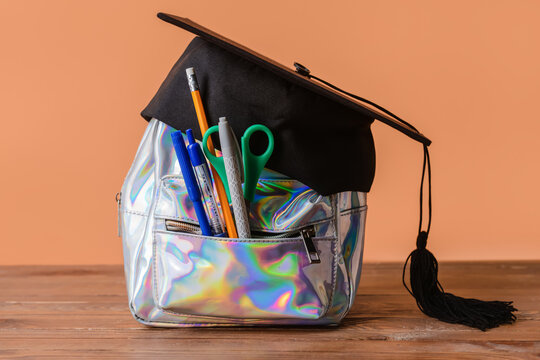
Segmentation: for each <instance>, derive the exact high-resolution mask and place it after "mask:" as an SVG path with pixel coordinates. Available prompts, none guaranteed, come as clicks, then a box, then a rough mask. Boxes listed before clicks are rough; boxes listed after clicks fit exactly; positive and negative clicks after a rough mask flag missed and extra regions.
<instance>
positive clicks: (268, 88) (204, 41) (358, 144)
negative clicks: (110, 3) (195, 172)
mask: <svg viewBox="0 0 540 360" xmlns="http://www.w3.org/2000/svg"><path fill="white" fill-rule="evenodd" d="M158 17H159V18H160V19H162V20H164V21H166V22H168V23H171V24H173V25H176V26H178V27H181V28H183V29H185V30H187V31H190V32H192V33H194V34H195V35H197V36H198V37H196V38H195V39H194V40H193V41H192V42H191V43H190V44H189V46H188V47H187V49H186V50H185V51H184V53H183V54H182V56H181V57H180V59H179V60H178V61H177V62H176V64H175V65H174V67H173V69H172V70H171V72H170V73H169V75H168V76H167V78H166V79H165V81H164V82H163V84H162V85H161V87H160V88H159V90H158V92H157V93H156V95H155V96H154V98H153V99H152V100H151V102H150V103H149V104H148V106H147V107H146V108H145V109H144V110H143V111H142V116H143V117H144V118H145V119H147V120H150V119H151V118H156V119H158V120H160V121H162V122H164V123H166V124H168V125H170V126H172V127H173V128H175V129H177V130H183V131H185V130H186V129H188V128H191V129H193V131H194V132H195V134H196V136H197V137H198V138H199V139H200V138H201V133H200V131H199V126H198V123H197V117H196V114H195V110H194V108H193V103H192V98H191V95H190V90H189V87H188V84H187V78H186V69H187V68H190V67H194V68H195V71H196V73H197V77H198V80H199V85H200V91H201V95H202V99H203V103H204V107H205V110H206V114H207V118H208V122H209V125H210V126H212V125H216V124H217V122H218V118H219V117H220V116H227V118H228V119H229V122H230V124H231V126H232V127H233V130H234V132H235V133H236V135H237V137H240V135H241V134H243V133H244V131H245V130H246V129H247V128H248V127H249V126H251V125H253V124H264V125H266V126H267V127H268V128H270V130H271V131H272V133H273V134H274V138H275V147H274V152H273V154H272V157H271V158H270V161H269V162H268V164H267V167H268V168H270V169H273V170H276V171H278V172H281V173H283V174H285V175H287V176H289V177H291V178H294V179H297V180H299V181H301V182H303V183H304V184H306V185H308V186H310V187H311V188H313V189H314V190H316V191H317V192H319V193H320V194H322V195H329V194H334V193H338V192H341V191H347V190H350V191H353V190H356V191H364V192H367V191H369V190H370V187H371V184H372V182H373V177H374V174H375V149H374V144H373V137H372V134H371V129H370V127H371V124H372V122H373V121H374V120H378V121H381V122H383V123H385V124H387V125H389V126H391V127H393V128H395V129H397V130H398V131H400V132H402V133H403V134H405V135H407V136H409V137H410V138H412V139H414V140H416V141H418V142H420V143H422V144H423V148H424V166H423V173H422V182H421V186H420V203H421V204H422V202H423V201H422V200H423V198H422V194H423V187H424V178H425V175H427V180H428V181H427V184H428V195H429V196H428V204H429V218H428V219H429V220H428V224H427V227H426V230H422V205H421V206H420V226H419V232H418V237H417V241H416V249H415V250H414V251H413V252H412V253H411V254H410V255H409V257H408V258H407V262H408V261H409V259H410V261H411V264H410V285H411V288H410V289H409V288H408V287H407V285H406V284H405V271H404V272H403V276H404V278H403V283H404V285H405V287H407V290H408V291H409V292H410V293H411V295H413V296H414V297H415V299H416V302H417V304H418V307H419V308H420V310H422V311H423V312H424V313H425V314H427V315H429V316H432V317H435V318H438V319H439V320H442V321H446V322H450V323H460V324H465V325H468V326H472V327H476V328H479V329H482V330H486V329H489V328H491V327H495V326H498V325H500V324H504V323H511V322H513V321H514V320H515V316H514V315H513V314H512V312H513V311H515V310H516V309H515V308H514V307H513V306H512V305H511V302H501V301H489V302H485V301H480V300H476V299H464V298H461V297H458V296H454V295H452V294H450V293H446V292H445V291H444V290H443V288H442V286H441V284H440V283H439V281H438V280H437V272H438V270H437V269H438V266H437V260H436V259H435V257H434V256H433V254H432V253H431V252H429V251H428V250H427V249H426V244H427V238H428V234H429V229H430V227H431V166H430V158H429V152H428V146H429V145H430V143H431V141H430V140H429V139H428V138H426V137H425V136H423V135H422V134H421V133H420V132H419V131H418V130H417V129H416V128H415V127H414V126H412V125H411V124H409V123H407V122H405V121H403V120H402V119H400V118H399V117H397V116H396V115H394V114H392V113H391V112H389V111H388V110H386V109H384V108H382V107H381V106H379V105H377V104H374V103H373V102H371V101H369V100H366V99H363V98H360V97H358V96H356V95H353V94H351V93H348V92H346V91H343V90H341V89H339V88H337V87H336V86H334V85H332V84H330V83H328V82H327V81H324V80H322V79H320V78H318V77H316V76H313V75H311V74H310V72H309V70H308V69H307V68H305V67H304V66H302V65H300V64H295V68H296V69H295V70H292V69H289V68H287V67H285V66H283V65H281V64H279V63H277V62H275V61H273V60H271V59H268V58H266V57H264V56H262V55H260V54H258V53H256V52H254V51H252V50H250V49H248V48H246V47H244V46H242V45H240V44H237V43H235V42H234V41H231V40H229V39H227V38H225V37H223V36H221V35H219V34H217V33H215V32H213V31H211V30H209V29H206V28H204V27H202V26H200V25H198V24H196V23H194V22H193V21H191V20H189V19H186V18H181V17H177V16H174V15H169V14H163V13H159V14H158ZM265 146H266V144H265V143H263V142H257V141H254V142H253V143H252V147H253V148H254V151H255V152H257V148H259V150H260V152H262V151H263V150H264V149H265ZM407 262H406V263H405V266H406V265H407ZM404 270H405V269H404Z"/></svg>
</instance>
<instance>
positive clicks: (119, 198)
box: [116, 191, 122, 237]
mask: <svg viewBox="0 0 540 360" xmlns="http://www.w3.org/2000/svg"><path fill="white" fill-rule="evenodd" d="M116 204H117V205H116V207H117V209H118V219H117V220H116V221H117V223H118V237H122V210H121V206H122V192H121V191H120V192H117V193H116Z"/></svg>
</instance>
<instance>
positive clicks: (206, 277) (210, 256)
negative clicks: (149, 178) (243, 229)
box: [154, 230, 336, 319]
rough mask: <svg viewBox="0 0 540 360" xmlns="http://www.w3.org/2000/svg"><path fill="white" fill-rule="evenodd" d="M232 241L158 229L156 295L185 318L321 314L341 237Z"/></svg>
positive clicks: (160, 302)
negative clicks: (308, 241)
mask: <svg viewBox="0 0 540 360" xmlns="http://www.w3.org/2000/svg"><path fill="white" fill-rule="evenodd" d="M313 245H314V246H315V248H316V251H317V254H318V255H319V259H320V262H315V261H312V260H310V259H309V257H308V253H309V251H306V246H305V243H304V241H303V239H302V238H285V239H229V238H217V237H206V236H201V235H193V234H187V233H178V232H171V231H162V230H156V231H155V232H154V257H155V258H154V261H155V262H154V264H155V267H154V296H155V301H156V304H157V305H158V307H159V308H161V309H162V310H163V311H166V312H172V313H175V314H179V315H184V316H190V315H192V316H206V317H224V318H238V319H287V318H293V319H294V318H297V319H319V318H320V317H322V316H324V314H325V313H326V311H327V310H328V307H329V304H330V303H331V301H332V294H333V291H334V281H335V279H334V276H335V275H334V274H335V265H336V264H335V239H334V238H313Z"/></svg>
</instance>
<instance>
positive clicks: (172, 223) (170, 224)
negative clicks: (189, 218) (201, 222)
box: [165, 220, 201, 234]
mask: <svg viewBox="0 0 540 360" xmlns="http://www.w3.org/2000/svg"><path fill="white" fill-rule="evenodd" d="M165 227H166V228H167V230H168V231H176V232H186V233H190V234H200V233H201V229H200V227H199V226H197V225H195V224H190V223H188V222H184V221H176V220H165Z"/></svg>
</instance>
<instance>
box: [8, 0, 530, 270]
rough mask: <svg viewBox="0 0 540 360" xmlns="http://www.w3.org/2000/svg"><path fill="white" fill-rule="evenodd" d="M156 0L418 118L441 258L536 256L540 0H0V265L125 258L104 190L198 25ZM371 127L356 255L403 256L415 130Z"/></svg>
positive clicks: (413, 209) (118, 176) (413, 211)
mask: <svg viewBox="0 0 540 360" xmlns="http://www.w3.org/2000/svg"><path fill="white" fill-rule="evenodd" d="M270 4H272V5H270ZM158 11H165V12H170V13H175V14H178V15H181V16H186V17H190V18H192V19H193V20H195V21H197V22H199V23H201V24H203V25H205V26H207V27H210V28H211V29H215V30H216V31H218V32H221V33H222V34H224V35H225V36H228V37H230V38H233V39H235V40H236V41H238V42H240V43H242V44H244V45H247V46H249V47H252V48H254V49H255V50H257V51H259V52H261V53H263V54H265V55H267V56H269V57H272V58H274V59H276V60H278V61H280V62H282V63H283V64H286V65H292V63H293V61H299V62H301V63H303V64H304V65H306V66H308V67H309V68H310V69H311V70H312V72H313V73H314V74H316V75H319V76H321V77H322V78H325V79H327V80H330V81H332V82H334V83H335V84H336V85H338V86H341V87H343V88H345V89H348V90H349V91H352V92H354V93H357V94H359V95H361V96H364V97H367V98H369V99H371V100H373V101H376V102H378V103H380V104H381V105H383V106H387V107H388V108H389V109H391V110H392V111H394V112H396V113H397V114H400V115H401V116H402V117H404V118H405V119H406V120H408V121H410V122H412V123H413V124H415V125H416V126H417V127H418V128H419V129H421V130H422V132H424V133H425V134H426V135H428V136H429V137H430V138H431V139H432V140H433V145H432V147H431V156H432V160H433V171H434V177H433V181H434V185H433V186H434V201H435V203H434V206H435V209H434V222H433V229H432V233H431V238H430V244H429V246H430V247H431V249H432V250H433V251H434V252H435V253H436V254H437V255H438V257H439V259H443V260H462V259H463V260H469V259H482V260H484V259H539V258H540V242H539V241H538V240H539V238H540V228H539V225H538V223H539V220H540V218H539V213H538V204H539V203H540V195H539V193H540V192H539V190H538V184H539V183H540V169H539V161H538V155H539V154H540V152H539V143H540V141H539V140H538V138H539V135H540V116H539V115H538V108H537V106H538V104H539V98H540V66H539V64H540V47H539V45H538V44H539V37H540V22H539V21H538V14H540V3H539V2H537V1H525V0H523V1H502V0H490V1H452V2H438V1H427V0H426V1H338V0H335V1H332V2H328V1H272V2H256V1H127V0H124V1H120V0H115V1H104V0H100V1H96V0H94V1H84V2H83V1H72V0H66V1H60V0H50V1H36V0H32V1H3V2H2V3H1V4H0V14H1V15H0V16H1V19H0V20H1V21H0V38H1V41H0V44H1V46H2V52H1V57H0V65H1V66H0V71H1V75H0V79H1V80H0V84H1V85H0V87H1V90H0V91H1V93H0V95H1V96H0V99H1V100H0V101H1V104H2V105H1V109H2V113H1V115H2V123H1V124H2V131H1V132H0V134H1V135H0V137H1V142H0V161H1V162H0V164H1V171H2V173H1V177H0V181H1V183H0V185H1V186H0V200H1V204H2V206H1V208H0V212H1V213H0V219H1V225H2V226H1V229H2V237H1V242H2V251H0V264H2V265H6V264H94V263H102V264H112V263H121V262H122V253H121V252H122V247H121V241H120V239H118V238H117V237H116V204H115V202H114V194H115V193H116V192H117V191H118V190H119V189H120V187H121V184H122V181H123V177H124V175H125V174H126V172H127V170H128V167H129V166H130V163H131V161H132V158H133V156H134V154H135V150H136V148H137V144H138V142H139V140H140V137H141V135H142V133H143V131H144V129H145V125H146V123H145V121H143V119H142V118H140V117H139V112H140V110H141V109H142V108H143V107H144V106H145V105H146V103H147V102H148V101H149V100H150V98H151V96H152V95H153V94H154V92H155V91H156V90H157V87H158V86H159V85H160V83H161V81H162V80H163V79H164V77H165V75H166V74H167V72H168V71H169V69H170V67H171V66H172V65H173V63H174V62H175V60H176V59H177V58H178V56H179V55H180V54H181V53H182V50H183V49H184V47H185V46H186V45H187V44H188V42H189V41H190V39H191V38H192V36H191V35H190V34H188V33H187V32H184V31H181V30H179V29H176V28H174V27H172V26H170V25H168V24H165V23H163V22H161V21H159V20H158V19H157V18H156V17H155V14H156V12H158ZM373 130H374V134H375V139H376V147H377V157H378V159H377V160H378V162H377V174H376V177H375V183H374V186H373V189H372V192H371V193H370V195H369V198H368V200H369V204H370V205H369V206H370V208H369V212H368V228H367V242H366V252H365V259H366V261H390V260H392V261H402V260H403V259H404V258H405V257H406V256H407V255H408V252H409V251H410V250H411V249H412V247H413V245H414V242H415V232H416V227H417V210H418V205H417V192H418V190H417V189H418V182H419V177H420V166H421V159H422V157H421V146H420V145H418V144H417V143H414V142H413V141H411V140H409V139H408V138H406V137H404V136H402V135H400V134H399V133H397V132H396V131H394V130H392V129H390V128H388V127H386V126H384V125H381V124H376V125H374V127H373Z"/></svg>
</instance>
